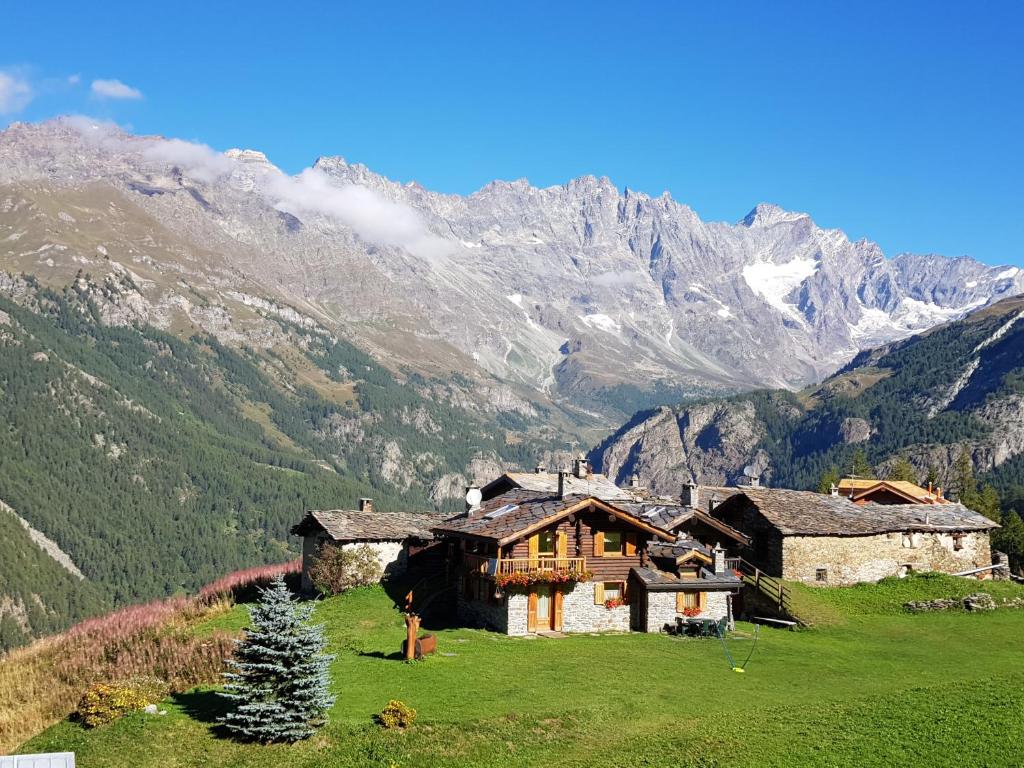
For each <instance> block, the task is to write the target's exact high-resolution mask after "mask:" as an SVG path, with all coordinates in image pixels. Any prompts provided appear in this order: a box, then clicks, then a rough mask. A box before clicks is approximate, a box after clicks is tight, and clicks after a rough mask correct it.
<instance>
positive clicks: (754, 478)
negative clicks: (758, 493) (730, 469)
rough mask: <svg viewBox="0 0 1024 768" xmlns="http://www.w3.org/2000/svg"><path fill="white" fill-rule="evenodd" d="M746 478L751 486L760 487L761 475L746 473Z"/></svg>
mask: <svg viewBox="0 0 1024 768" xmlns="http://www.w3.org/2000/svg"><path fill="white" fill-rule="evenodd" d="M747 479H748V480H749V481H750V487H751V488H760V487H761V476H760V475H747Z"/></svg>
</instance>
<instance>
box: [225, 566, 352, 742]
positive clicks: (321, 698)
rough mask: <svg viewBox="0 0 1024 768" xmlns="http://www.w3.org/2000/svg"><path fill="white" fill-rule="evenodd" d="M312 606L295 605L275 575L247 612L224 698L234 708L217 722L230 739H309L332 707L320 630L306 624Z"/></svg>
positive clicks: (286, 588)
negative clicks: (245, 623)
mask: <svg viewBox="0 0 1024 768" xmlns="http://www.w3.org/2000/svg"><path fill="white" fill-rule="evenodd" d="M312 611H313V604H312V603H307V604H303V603H300V602H298V601H297V600H296V599H295V598H294V597H292V595H291V593H290V592H289V591H288V587H287V586H285V583H284V578H283V577H281V576H279V577H277V578H276V579H274V581H273V582H271V584H270V586H269V587H268V588H267V589H264V590H261V594H260V601H259V603H258V604H257V605H256V606H254V607H253V608H252V609H251V610H250V620H251V623H252V626H251V627H249V628H248V629H247V631H246V635H245V637H244V638H243V639H242V640H239V641H238V642H237V650H236V651H235V657H234V658H233V659H229V660H228V665H229V666H230V667H231V670H232V671H229V672H226V673H225V674H224V677H225V679H226V680H227V685H226V686H225V692H224V695H225V696H226V697H227V698H229V699H230V700H231V702H232V704H233V706H232V708H231V710H230V711H229V712H228V713H227V714H226V715H225V716H224V717H222V718H221V719H220V721H221V722H222V723H223V724H224V727H225V728H226V729H227V730H228V731H229V732H230V733H231V734H232V735H234V736H237V737H239V738H243V739H246V740H252V741H260V742H274V741H298V740H299V739H305V738H307V737H309V736H311V735H312V734H313V733H314V732H315V731H316V729H317V728H319V727H320V726H322V725H323V724H324V723H325V722H326V719H327V710H328V709H329V708H330V707H331V705H332V704H333V703H334V697H333V696H332V695H331V694H330V675H329V673H328V665H329V664H330V661H331V659H332V658H333V657H332V656H329V655H327V654H326V653H324V628H323V626H321V625H317V626H314V625H311V624H310V623H309V618H310V614H311V613H312Z"/></svg>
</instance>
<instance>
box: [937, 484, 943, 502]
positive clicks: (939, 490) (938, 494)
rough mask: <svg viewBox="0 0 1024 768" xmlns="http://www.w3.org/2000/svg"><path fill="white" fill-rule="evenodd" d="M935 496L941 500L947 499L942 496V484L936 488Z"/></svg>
mask: <svg viewBox="0 0 1024 768" xmlns="http://www.w3.org/2000/svg"><path fill="white" fill-rule="evenodd" d="M935 498H936V499H938V500H939V501H945V499H944V498H942V486H941V485H940V486H939V487H938V488H936V489H935Z"/></svg>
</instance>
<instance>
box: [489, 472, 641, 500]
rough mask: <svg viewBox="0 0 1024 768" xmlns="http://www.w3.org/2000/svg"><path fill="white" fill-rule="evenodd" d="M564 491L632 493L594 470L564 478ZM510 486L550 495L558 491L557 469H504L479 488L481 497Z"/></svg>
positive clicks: (627, 496)
mask: <svg viewBox="0 0 1024 768" xmlns="http://www.w3.org/2000/svg"><path fill="white" fill-rule="evenodd" d="M565 480H566V492H567V493H568V494H569V495H573V496H593V497H595V498H598V499H601V500H602V501H633V495H632V494H631V493H630V492H629V491H628V490H626V489H625V488H619V486H617V485H616V484H615V483H614V482H613V481H612V480H610V479H609V478H608V477H606V476H605V475H602V474H600V473H597V472H594V473H591V474H590V475H588V476H587V477H576V475H573V474H569V475H568V476H567V477H566V479H565ZM503 486H511V487H512V488H519V489H521V490H524V491H536V492H538V493H546V494H548V495H550V496H554V495H555V494H556V493H558V473H557V472H506V473H505V474H503V475H502V476H501V477H499V478H498V479H496V480H492V481H491V482H489V483H488V484H487V485H485V486H484V487H483V488H482V489H481V490H482V492H483V494H484V497H487V496H488V495H489V494H488V491H489V490H490V489H492V488H498V487H503Z"/></svg>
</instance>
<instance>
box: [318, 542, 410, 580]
mask: <svg viewBox="0 0 1024 768" xmlns="http://www.w3.org/2000/svg"><path fill="white" fill-rule="evenodd" d="M328 541H329V538H328V536H327V534H325V533H318V534H317V535H315V536H304V537H303V538H302V589H303V591H304V592H312V591H313V582H312V580H311V579H310V578H309V569H310V568H312V567H313V563H314V561H315V560H316V556H317V554H318V553H319V552H320V548H321V547H322V546H323V545H324V544H325V543H327V542H328ZM340 546H341V548H342V549H343V550H344V549H354V548H357V547H369V548H370V549H372V550H373V551H374V553H375V554H376V555H377V560H378V561H379V562H380V567H381V571H382V573H383V574H384V578H387V577H389V576H399V575H401V574H403V573H405V569H406V566H407V565H408V561H409V553H408V550H407V549H406V547H405V544H404V543H403V542H401V541H368V542H350V543H347V544H341V545H340Z"/></svg>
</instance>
